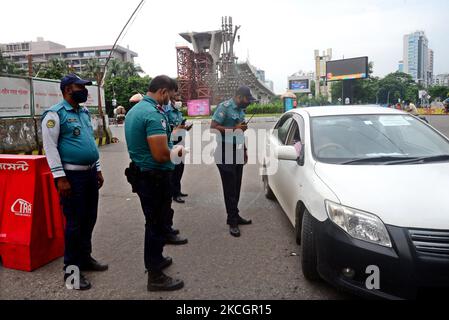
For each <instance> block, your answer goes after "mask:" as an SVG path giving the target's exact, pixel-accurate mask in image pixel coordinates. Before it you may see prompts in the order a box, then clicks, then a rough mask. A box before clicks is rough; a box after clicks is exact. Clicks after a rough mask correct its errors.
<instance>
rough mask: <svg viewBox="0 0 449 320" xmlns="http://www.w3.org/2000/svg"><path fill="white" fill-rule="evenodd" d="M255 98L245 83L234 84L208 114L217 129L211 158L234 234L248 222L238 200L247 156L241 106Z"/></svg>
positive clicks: (237, 235) (243, 107)
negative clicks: (235, 87)
mask: <svg viewBox="0 0 449 320" xmlns="http://www.w3.org/2000/svg"><path fill="white" fill-rule="evenodd" d="M256 101H257V100H256V99H255V98H254V97H253V96H252V94H251V90H250V89H249V88H248V87H247V86H242V87H240V88H238V90H237V92H236V94H235V96H234V98H232V99H230V100H227V101H225V102H222V103H221V104H219V105H218V107H217V109H216V110H215V113H214V116H213V117H212V124H211V129H212V130H215V131H216V132H218V134H217V142H218V146H217V149H216V150H215V161H216V164H217V167H218V170H219V172H220V177H221V181H222V185H223V193H224V198H225V205H226V211H227V214H228V219H227V224H228V225H229V227H230V229H229V231H230V233H231V235H232V236H234V237H240V229H239V225H248V224H251V223H252V221H251V220H246V219H244V218H242V217H241V216H240V214H239V213H240V212H239V209H238V204H239V201H240V190H241V185H242V177H243V167H244V165H245V164H246V162H247V160H248V154H247V148H246V145H245V136H244V132H245V131H246V130H247V129H248V125H247V124H246V123H245V109H246V108H247V107H248V106H249V105H250V104H251V103H254V102H256Z"/></svg>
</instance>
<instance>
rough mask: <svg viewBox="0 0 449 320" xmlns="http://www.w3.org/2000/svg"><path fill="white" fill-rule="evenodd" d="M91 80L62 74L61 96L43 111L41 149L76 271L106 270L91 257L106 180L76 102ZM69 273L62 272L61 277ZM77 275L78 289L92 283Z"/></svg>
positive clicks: (67, 260) (68, 259)
mask: <svg viewBox="0 0 449 320" xmlns="http://www.w3.org/2000/svg"><path fill="white" fill-rule="evenodd" d="M91 84H92V83H91V82H90V81H86V80H83V79H81V78H79V77H78V76H76V75H74V74H69V75H67V76H65V77H64V78H63V79H62V80H61V91H62V95H63V97H64V100H62V101H61V102H60V103H58V104H57V105H55V106H53V107H51V108H50V109H49V110H48V111H46V112H45V113H44V114H43V116H42V137H43V144H44V150H45V154H46V155H47V161H48V164H49V166H50V169H51V172H52V173H53V177H54V179H55V183H56V186H57V190H58V192H59V195H60V198H61V203H62V206H63V212H64V215H65V217H66V229H65V252H64V265H65V267H64V270H67V267H69V266H71V267H73V266H75V267H78V268H79V270H80V271H106V270H107V269H108V266H107V265H103V264H101V263H99V262H98V261H96V260H95V259H94V258H92V256H91V253H92V232H93V230H94V226H95V223H96V221H97V210H98V193H99V189H100V188H101V187H102V186H103V183H104V179H103V175H102V173H101V168H100V162H99V152H98V148H97V145H96V143H95V139H94V132H93V128H92V124H91V118H90V114H89V110H88V109H87V108H85V107H82V106H80V104H81V103H84V102H86V101H87V98H88V90H87V89H86V85H91ZM69 276H70V274H67V273H65V274H64V279H65V280H66V279H67V278H68V277H69ZM79 280H80V281H79V288H78V287H74V289H79V290H88V289H90V288H91V284H90V282H89V281H88V280H87V279H86V278H85V276H84V275H83V274H82V273H81V274H80V279H79Z"/></svg>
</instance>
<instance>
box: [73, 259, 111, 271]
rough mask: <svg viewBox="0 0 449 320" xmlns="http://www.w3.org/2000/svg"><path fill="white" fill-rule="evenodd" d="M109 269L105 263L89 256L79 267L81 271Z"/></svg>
mask: <svg viewBox="0 0 449 320" xmlns="http://www.w3.org/2000/svg"><path fill="white" fill-rule="evenodd" d="M108 269H109V266H108V265H107V264H101V263H99V262H98V261H97V260H95V259H94V258H92V257H91V258H89V260H88V261H87V262H86V263H84V264H82V265H81V267H80V270H81V271H87V272H88V271H93V272H103V271H106V270H108Z"/></svg>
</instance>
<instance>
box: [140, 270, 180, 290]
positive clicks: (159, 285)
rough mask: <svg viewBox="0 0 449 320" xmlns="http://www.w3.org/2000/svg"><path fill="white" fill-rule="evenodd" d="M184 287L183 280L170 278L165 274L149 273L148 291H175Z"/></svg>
mask: <svg viewBox="0 0 449 320" xmlns="http://www.w3.org/2000/svg"><path fill="white" fill-rule="evenodd" d="M183 287H184V282H183V281H182V280H178V279H173V278H170V277H169V276H166V275H165V274H164V273H163V272H152V271H150V272H149V273H148V286H147V289H148V291H151V292H155V291H175V290H179V289H182V288H183Z"/></svg>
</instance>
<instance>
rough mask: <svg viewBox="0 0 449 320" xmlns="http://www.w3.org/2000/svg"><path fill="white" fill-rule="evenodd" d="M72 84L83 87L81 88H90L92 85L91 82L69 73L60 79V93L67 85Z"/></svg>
mask: <svg viewBox="0 0 449 320" xmlns="http://www.w3.org/2000/svg"><path fill="white" fill-rule="evenodd" d="M73 83H74V84H79V85H83V86H91V85H92V81H88V80H83V79H81V78H80V77H78V76H77V75H76V74H74V73H71V74H68V75H66V76H65V77H64V78H62V79H61V91H64V89H65V87H67V86H68V85H70V84H73Z"/></svg>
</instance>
